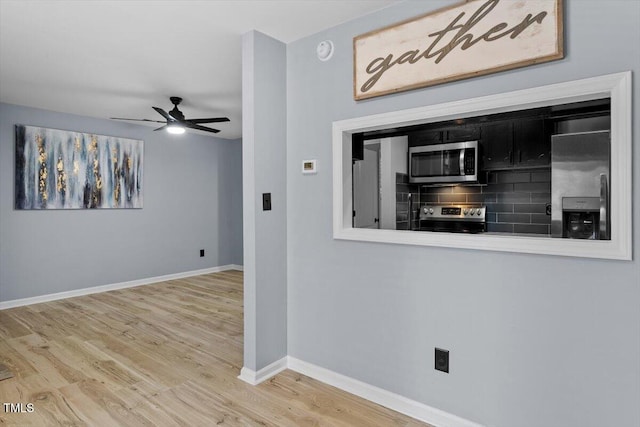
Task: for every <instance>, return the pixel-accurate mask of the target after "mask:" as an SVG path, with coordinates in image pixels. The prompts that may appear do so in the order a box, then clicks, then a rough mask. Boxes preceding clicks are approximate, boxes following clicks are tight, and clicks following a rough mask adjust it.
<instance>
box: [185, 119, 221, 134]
mask: <svg viewBox="0 0 640 427" xmlns="http://www.w3.org/2000/svg"><path fill="white" fill-rule="evenodd" d="M182 124H183V125H184V126H186V127H188V128H191V129H197V130H203V131H205V132H213V133H218V132H220V131H219V130H218V129H212V128H208V127H204V126H200V125H197V124H195V123H189V121H185V122H183V123H182Z"/></svg>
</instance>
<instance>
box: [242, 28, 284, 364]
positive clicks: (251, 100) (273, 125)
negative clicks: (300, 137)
mask: <svg viewBox="0 0 640 427" xmlns="http://www.w3.org/2000/svg"><path fill="white" fill-rule="evenodd" d="M286 58H287V52H286V45H284V44H283V43H281V42H279V41H278V40H275V39H273V38H271V37H269V36H266V35H264V34H262V33H259V32H257V31H252V32H250V33H247V34H245V35H243V37H242V135H243V147H242V158H243V159H242V161H243V174H244V175H243V200H244V203H243V205H244V208H245V209H244V211H243V216H244V260H245V264H244V272H245V273H244V301H245V319H244V332H245V340H244V343H245V346H244V366H245V367H246V368H248V369H251V370H253V371H258V370H260V369H262V368H264V367H265V366H267V365H269V364H270V363H272V362H275V361H276V360H279V359H281V358H282V357H284V356H286V355H287V305H286V304H287V294H286V292H287V276H286V275H287V264H286V259H287V196H286V191H287V188H286V178H287V167H286V166H287V164H286V156H287V153H286V145H285V141H286V126H287V122H286V108H287V106H286V78H287V74H286V70H287V62H286ZM263 193H271V200H272V209H271V210H270V211H263V210H262V194H263Z"/></svg>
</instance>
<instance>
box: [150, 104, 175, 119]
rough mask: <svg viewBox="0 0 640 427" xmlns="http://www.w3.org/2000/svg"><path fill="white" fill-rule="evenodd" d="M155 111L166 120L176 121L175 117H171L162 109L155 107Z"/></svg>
mask: <svg viewBox="0 0 640 427" xmlns="http://www.w3.org/2000/svg"><path fill="white" fill-rule="evenodd" d="M153 109H154V110H156V111H157V112H158V113H159V114H160V115H161V116H162V117H164V118H165V119H167V120H169V121H173V120H175V119H174V118H173V117H171V116H170V115H169V114H168V113H167V112H166V111H164V110H163V109H162V108H158V107H153Z"/></svg>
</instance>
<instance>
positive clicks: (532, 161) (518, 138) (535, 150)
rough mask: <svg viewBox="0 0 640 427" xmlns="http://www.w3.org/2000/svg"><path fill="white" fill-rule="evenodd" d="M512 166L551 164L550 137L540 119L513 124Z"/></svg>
mask: <svg viewBox="0 0 640 427" xmlns="http://www.w3.org/2000/svg"><path fill="white" fill-rule="evenodd" d="M513 142H514V153H515V154H514V165H515V166H518V167H535V166H547V165H550V164H551V135H550V133H549V132H547V126H546V124H545V121H544V120H542V119H521V120H516V121H514V122H513Z"/></svg>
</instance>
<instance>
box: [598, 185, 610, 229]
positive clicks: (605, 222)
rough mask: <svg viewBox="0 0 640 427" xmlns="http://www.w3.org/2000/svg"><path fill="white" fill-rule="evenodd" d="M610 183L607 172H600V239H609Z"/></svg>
mask: <svg viewBox="0 0 640 427" xmlns="http://www.w3.org/2000/svg"><path fill="white" fill-rule="evenodd" d="M608 190H609V185H608V182H607V174H604V173H601V174H600V230H599V234H600V240H609V191H608Z"/></svg>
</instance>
